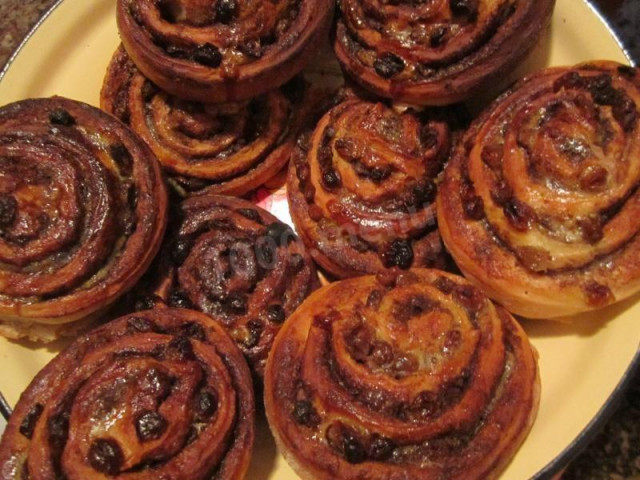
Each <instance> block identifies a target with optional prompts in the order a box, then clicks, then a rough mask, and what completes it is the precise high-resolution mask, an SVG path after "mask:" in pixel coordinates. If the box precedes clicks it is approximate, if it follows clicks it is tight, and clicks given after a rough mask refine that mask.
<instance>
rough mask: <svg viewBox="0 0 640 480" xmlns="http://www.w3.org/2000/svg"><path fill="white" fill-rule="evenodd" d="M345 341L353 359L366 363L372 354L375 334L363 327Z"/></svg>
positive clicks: (356, 329) (355, 330) (353, 332)
mask: <svg viewBox="0 0 640 480" xmlns="http://www.w3.org/2000/svg"><path fill="white" fill-rule="evenodd" d="M345 340H346V342H347V346H348V348H349V353H350V354H351V357H352V358H353V359H354V360H356V361H364V359H365V358H366V357H368V356H369V354H370V353H371V349H372V342H373V332H372V331H371V329H370V328H368V327H367V326H366V325H361V326H359V327H357V328H355V329H354V330H352V331H351V332H349V335H348V336H347V338H345Z"/></svg>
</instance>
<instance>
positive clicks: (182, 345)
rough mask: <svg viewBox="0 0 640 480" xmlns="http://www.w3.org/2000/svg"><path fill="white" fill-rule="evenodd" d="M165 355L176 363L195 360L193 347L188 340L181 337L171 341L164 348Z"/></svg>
mask: <svg viewBox="0 0 640 480" xmlns="http://www.w3.org/2000/svg"><path fill="white" fill-rule="evenodd" d="M165 353H166V354H167V356H168V357H169V358H173V359H175V360H178V361H185V360H193V359H195V354H194V352H193V345H192V344H191V341H190V340H189V338H188V337H185V336H183V335H180V336H178V337H175V338H173V339H171V341H170V342H169V343H168V344H167V346H166V349H165Z"/></svg>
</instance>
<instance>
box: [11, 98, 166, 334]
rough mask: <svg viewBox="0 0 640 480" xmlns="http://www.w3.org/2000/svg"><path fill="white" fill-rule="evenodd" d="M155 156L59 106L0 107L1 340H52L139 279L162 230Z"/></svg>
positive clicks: (99, 115)
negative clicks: (3, 338) (17, 338)
mask: <svg viewBox="0 0 640 480" xmlns="http://www.w3.org/2000/svg"><path fill="white" fill-rule="evenodd" d="M166 210H167V194H166V188H165V185H164V181H163V178H162V174H161V171H160V166H159V164H158V162H157V161H156V159H155V157H154V155H153V153H152V152H151V151H150V150H149V149H148V148H147V146H146V145H145V144H144V143H143V142H142V141H141V140H140V139H139V138H138V137H137V136H136V135H135V134H134V133H133V132H132V131H131V130H130V129H128V128H127V127H126V126H124V125H122V124H121V123H120V122H118V121H117V120H116V119H114V118H113V117H111V116H110V115H107V114H105V113H104V112H102V111H100V110H98V109H97V108H94V107H91V106H89V105H86V104H83V103H79V102H76V101H73V100H67V99H63V98H56V97H54V98H50V99H33V100H24V101H21V102H17V103H13V104H10V105H7V106H5V107H2V108H1V109H0V333H2V334H3V335H6V336H8V337H13V338H16V337H23V336H28V337H30V338H32V339H34V340H45V341H51V340H54V339H55V338H57V337H58V336H60V335H64V334H71V333H73V332H74V330H76V329H77V328H79V327H80V326H81V324H80V323H79V322H80V321H81V320H83V319H87V318H88V317H90V316H92V315H97V314H98V313H100V312H102V311H103V310H104V309H105V308H106V307H107V306H108V305H109V304H110V303H112V302H113V301H114V300H115V299H116V298H118V297H119V296H120V295H122V294H123V293H125V292H126V291H127V290H128V289H129V288H131V287H132V286H133V284H134V283H135V282H136V281H137V280H138V279H139V278H140V276H141V275H142V274H143V273H144V271H145V270H146V268H147V267H148V266H149V264H150V263H151V260H152V259H153V257H154V255H155V253H156V252H157V250H158V248H159V246H160V243H161V241H162V236H163V234H164V230H165V224H166V217H167V212H166Z"/></svg>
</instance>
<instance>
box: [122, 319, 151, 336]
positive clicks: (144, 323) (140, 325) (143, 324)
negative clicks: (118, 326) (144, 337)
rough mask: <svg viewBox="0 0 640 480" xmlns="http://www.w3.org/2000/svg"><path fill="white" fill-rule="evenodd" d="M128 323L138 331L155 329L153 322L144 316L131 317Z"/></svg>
mask: <svg viewBox="0 0 640 480" xmlns="http://www.w3.org/2000/svg"><path fill="white" fill-rule="evenodd" d="M127 325H128V326H129V328H131V329H132V330H134V331H136V332H141V333H146V332H152V331H153V322H152V321H151V320H149V319H148V318H144V317H130V318H129V319H128V320H127Z"/></svg>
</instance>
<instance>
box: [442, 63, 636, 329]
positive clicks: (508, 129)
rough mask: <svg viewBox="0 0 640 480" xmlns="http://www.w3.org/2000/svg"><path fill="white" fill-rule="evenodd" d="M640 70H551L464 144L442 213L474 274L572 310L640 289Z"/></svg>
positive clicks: (448, 238)
mask: <svg viewBox="0 0 640 480" xmlns="http://www.w3.org/2000/svg"><path fill="white" fill-rule="evenodd" d="M639 105H640V74H639V72H638V70H637V69H634V68H631V67H627V66H624V65H619V64H617V63H613V62H591V63H586V64H582V65H578V66H575V67H562V68H551V69H547V70H543V71H541V72H539V73H536V74H534V75H532V76H531V77H529V78H528V79H525V80H523V81H522V82H520V83H519V84H517V85H516V86H515V87H514V88H513V89H512V90H510V91H509V92H507V93H506V94H505V95H503V96H502V97H501V98H499V99H498V100H497V101H496V102H495V103H494V104H493V105H492V106H490V107H489V108H488V109H487V110H486V111H485V112H484V113H483V114H482V115H481V116H480V117H479V118H478V119H477V120H476V121H475V122H474V123H473V124H472V126H471V128H470V130H469V131H468V133H466V135H465V137H464V139H463V141H462V142H461V143H460V144H459V145H458V146H457V148H456V150H455V152H454V154H453V159H452V160H451V162H450V164H449V166H448V168H447V170H446V172H445V177H444V180H443V183H442V184H441V186H440V193H439V196H438V222H439V226H440V230H441V233H442V236H443V239H444V241H445V244H446V245H447V247H448V249H449V251H450V252H451V254H452V255H453V257H454V259H455V261H456V263H457V264H458V266H459V267H460V269H461V270H462V271H463V272H464V273H465V275H466V276H467V278H469V279H470V280H471V281H473V282H474V283H475V284H476V285H478V286H480V287H481V288H482V289H483V290H484V291H485V292H486V293H487V294H488V295H489V296H490V297H492V298H493V299H495V300H497V301H499V302H500V303H502V304H503V305H504V306H505V307H506V308H507V309H509V310H510V311H512V312H514V313H517V314H519V315H523V316H526V317H532V318H551V317H558V316H567V315H572V314H576V313H579V312H584V311H587V310H592V309H596V308H599V307H603V306H605V305H609V304H611V303H613V302H615V301H618V300H621V299H623V298H626V297H628V296H630V295H632V294H634V293H636V292H638V291H640V264H639V263H638V258H639V257H640V235H639V234H638V232H639V225H638V222H637V218H638V215H639V214H640V193H639V192H638V186H639V185H640V127H639V126H638V106H639Z"/></svg>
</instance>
